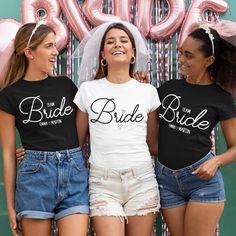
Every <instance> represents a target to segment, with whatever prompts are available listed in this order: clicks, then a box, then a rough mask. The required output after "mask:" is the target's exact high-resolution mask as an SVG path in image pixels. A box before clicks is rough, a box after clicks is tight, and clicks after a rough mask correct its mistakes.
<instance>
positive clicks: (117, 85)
mask: <svg viewBox="0 0 236 236" xmlns="http://www.w3.org/2000/svg"><path fill="white" fill-rule="evenodd" d="M103 81H104V82H105V83H106V84H107V85H109V86H111V87H115V88H120V87H127V86H129V85H131V84H132V83H134V81H136V80H135V79H133V78H131V79H130V80H128V81H126V82H124V83H113V82H111V81H109V80H108V79H107V78H106V77H104V78H103Z"/></svg>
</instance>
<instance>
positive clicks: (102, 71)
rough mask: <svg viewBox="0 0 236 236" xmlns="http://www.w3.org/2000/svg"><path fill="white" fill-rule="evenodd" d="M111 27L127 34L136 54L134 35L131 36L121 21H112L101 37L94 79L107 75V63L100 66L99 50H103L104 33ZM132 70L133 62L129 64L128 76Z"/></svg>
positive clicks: (131, 74) (131, 73) (131, 75)
mask: <svg viewBox="0 0 236 236" xmlns="http://www.w3.org/2000/svg"><path fill="white" fill-rule="evenodd" d="M111 29H120V30H123V31H124V32H125V33H126V34H127V35H128V37H129V39H130V41H131V44H132V47H133V48H134V56H135V55H136V46H135V41H134V37H133V35H132V33H131V32H130V31H129V30H128V29H127V27H125V26H124V25H123V24H122V23H113V24H111V25H110V26H109V27H108V28H107V29H106V31H105V33H104V35H103V37H102V41H101V46H100V50H99V67H98V71H97V74H96V76H95V78H94V79H101V78H103V77H104V76H107V65H106V66H103V68H102V65H101V60H102V55H101V52H102V51H103V50H104V43H105V38H106V35H107V33H108V32H109V31H110V30H111ZM133 70H134V64H130V67H129V75H130V77H133Z"/></svg>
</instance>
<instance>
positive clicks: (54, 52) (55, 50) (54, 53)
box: [53, 46, 59, 56]
mask: <svg viewBox="0 0 236 236" xmlns="http://www.w3.org/2000/svg"><path fill="white" fill-rule="evenodd" d="M58 54H59V52H58V50H57V48H56V46H54V50H53V55H55V56H57V55H58Z"/></svg>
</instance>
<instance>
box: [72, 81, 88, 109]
mask: <svg viewBox="0 0 236 236" xmlns="http://www.w3.org/2000/svg"><path fill="white" fill-rule="evenodd" d="M74 103H75V104H76V106H77V107H78V108H79V109H80V110H81V111H82V112H86V113H87V107H86V86H85V83H83V84H82V85H81V86H80V87H79V90H78V91H77V93H76V95H75V98H74Z"/></svg>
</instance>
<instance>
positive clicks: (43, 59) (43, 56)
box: [30, 32, 58, 73]
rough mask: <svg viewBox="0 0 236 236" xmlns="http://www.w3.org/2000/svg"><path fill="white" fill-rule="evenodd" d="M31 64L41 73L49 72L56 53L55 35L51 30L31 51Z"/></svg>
mask: <svg viewBox="0 0 236 236" xmlns="http://www.w3.org/2000/svg"><path fill="white" fill-rule="evenodd" d="M31 54H32V58H33V59H32V60H30V63H31V65H32V66H33V67H34V68H35V69H36V70H38V71H41V72H42V73H50V72H52V70H53V67H54V63H55V62H56V58H57V55H58V51H57V49H56V36H55V34H54V33H53V32H51V33H49V34H48V35H47V36H46V37H45V39H44V40H43V42H42V43H40V44H39V45H38V46H37V48H36V49H34V50H32V51H31Z"/></svg>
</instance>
